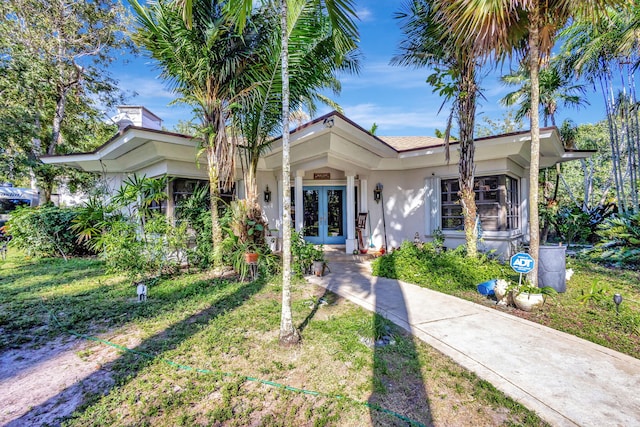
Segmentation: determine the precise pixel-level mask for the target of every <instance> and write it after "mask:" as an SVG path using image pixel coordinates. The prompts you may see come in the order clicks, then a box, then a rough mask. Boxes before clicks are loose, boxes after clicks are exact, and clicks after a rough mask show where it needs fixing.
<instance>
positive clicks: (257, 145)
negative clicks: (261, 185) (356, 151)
mask: <svg viewBox="0 0 640 427" xmlns="http://www.w3.org/2000/svg"><path fill="white" fill-rule="evenodd" d="M321 12H322V11H321V10H319V9H318V8H317V7H315V6H314V5H313V4H311V3H306V4H305V5H304V9H303V10H302V11H301V13H300V16H299V18H298V19H297V20H296V21H295V23H294V25H293V27H292V30H291V34H290V36H289V39H290V41H289V49H290V51H293V52H296V54H295V55H291V56H290V58H289V74H290V75H291V79H290V86H289V93H290V97H289V99H290V105H291V108H290V109H291V111H292V113H291V115H290V116H291V118H290V120H293V121H295V122H296V123H298V125H299V124H301V123H299V120H298V118H297V117H298V116H300V117H301V118H302V119H303V122H305V121H306V120H304V117H303V116H306V117H307V120H308V116H307V115H306V113H305V112H304V111H303V110H302V108H303V107H304V108H306V109H307V110H308V111H309V112H311V113H312V114H313V113H314V112H315V111H316V104H317V103H318V102H321V103H324V104H326V105H329V106H330V107H332V108H333V109H335V110H338V111H340V110H341V108H340V106H339V105H337V104H336V103H335V102H333V101H332V100H331V99H329V98H327V97H326V96H325V95H323V93H322V92H324V91H333V93H334V94H338V93H339V92H340V89H341V86H340V81H339V80H338V75H337V73H338V72H348V73H356V72H358V69H359V55H358V52H357V51H352V52H348V53H347V54H346V55H344V59H343V60H342V61H341V62H340V63H337V62H335V61H334V58H335V56H336V52H335V44H334V43H333V38H332V34H331V27H330V25H329V24H330V23H329V21H328V18H327V17H326V15H324V14H323V13H321ZM278 17H279V15H278ZM276 24H277V28H280V25H279V21H278V22H276ZM279 36H280V34H279V31H276V32H275V33H274V35H273V37H270V38H269V42H268V43H267V44H265V46H264V47H263V49H262V50H261V54H260V62H257V63H256V64H254V66H252V67H251V69H250V70H248V72H246V73H245V76H246V77H247V78H248V79H249V80H250V81H251V82H254V83H255V84H254V85H253V89H252V90H251V92H250V94H249V96H247V97H246V98H245V99H244V100H243V102H241V103H240V104H239V108H237V109H235V110H234V114H233V115H234V120H235V122H236V123H237V126H236V127H237V128H238V129H239V130H240V131H241V138H240V140H239V145H238V148H239V153H240V158H241V160H242V163H243V172H244V177H245V179H244V182H245V193H246V198H247V199H248V200H249V203H250V204H255V203H257V194H258V191H257V182H256V174H257V166H258V161H259V159H260V157H261V156H262V155H263V154H264V153H265V152H266V151H267V150H269V149H270V147H271V144H272V142H273V140H274V136H275V135H274V134H275V133H276V132H278V131H282V128H281V126H280V124H281V117H282V112H281V102H280V100H281V96H282V74H281V72H280V66H281V62H280V49H281V46H282V43H281V41H280V37H279Z"/></svg>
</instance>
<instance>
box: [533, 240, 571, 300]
mask: <svg viewBox="0 0 640 427" xmlns="http://www.w3.org/2000/svg"><path fill="white" fill-rule="evenodd" d="M566 251H567V247H566V246H540V255H539V259H538V286H540V287H541V288H543V287H545V286H550V287H552V288H553V289H555V290H556V291H557V292H565V291H566V290H567V280H566V274H567V271H566V270H567V264H566V258H565V256H566Z"/></svg>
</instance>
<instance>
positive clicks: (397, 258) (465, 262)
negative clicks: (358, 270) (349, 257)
mask: <svg viewBox="0 0 640 427" xmlns="http://www.w3.org/2000/svg"><path fill="white" fill-rule="evenodd" d="M372 267H373V274H374V275H376V276H381V277H388V278H392V279H399V280H402V281H405V282H408V283H414V284H417V285H425V286H428V287H429V288H431V289H435V290H439V291H444V292H451V291H461V290H475V287H476V285H477V284H479V283H482V282H485V281H487V280H491V279H498V278H505V277H508V276H510V275H511V274H512V273H510V272H509V270H508V269H507V268H506V267H505V266H504V265H502V264H500V263H499V262H498V261H496V260H492V259H489V258H487V257H486V256H480V257H478V258H468V257H467V256H466V253H465V250H464V248H463V247H459V248H457V249H455V250H452V251H444V252H441V251H438V250H436V248H435V247H434V245H433V244H432V243H420V244H414V243H413V242H409V241H405V242H403V243H402V245H401V247H400V249H397V250H395V251H393V252H391V253H389V254H387V255H384V256H382V257H380V258H377V259H375V260H374V261H373V264H372Z"/></svg>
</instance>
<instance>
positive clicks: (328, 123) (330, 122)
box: [322, 118, 334, 128]
mask: <svg viewBox="0 0 640 427" xmlns="http://www.w3.org/2000/svg"><path fill="white" fill-rule="evenodd" d="M322 123H323V124H324V127H327V128H332V127H333V125H334V123H333V119H329V118H327V119H324V121H323V122H322Z"/></svg>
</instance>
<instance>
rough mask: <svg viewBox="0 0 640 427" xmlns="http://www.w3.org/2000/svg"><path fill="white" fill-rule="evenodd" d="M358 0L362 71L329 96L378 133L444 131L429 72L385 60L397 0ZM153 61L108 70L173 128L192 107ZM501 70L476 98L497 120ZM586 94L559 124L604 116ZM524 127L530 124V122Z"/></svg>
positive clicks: (390, 50) (390, 52)
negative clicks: (179, 99) (177, 96)
mask: <svg viewBox="0 0 640 427" xmlns="http://www.w3.org/2000/svg"><path fill="white" fill-rule="evenodd" d="M356 4H357V13H358V16H359V18H360V21H359V22H358V28H359V31H360V38H361V43H360V48H361V51H362V54H363V59H362V63H361V72H360V74H359V75H343V76H341V78H340V80H341V82H342V93H341V95H340V96H338V97H333V99H334V100H336V101H337V102H338V103H339V104H340V105H341V106H342V108H343V109H344V112H345V115H346V116H347V117H349V118H350V119H351V120H353V121H354V122H356V123H358V124H359V125H361V126H362V127H364V128H366V129H369V128H370V127H371V125H372V124H373V123H374V122H375V123H376V124H377V125H378V130H377V134H378V135H434V132H435V129H436V128H437V129H441V130H443V129H444V127H445V123H446V119H447V115H448V108H447V107H445V108H444V109H443V110H442V111H441V112H440V113H439V114H438V110H439V108H440V106H441V104H442V99H441V98H440V97H439V96H438V95H436V94H434V93H432V90H431V87H430V86H429V85H428V84H427V83H426V82H425V80H426V78H427V76H428V75H429V74H431V71H430V70H428V69H413V68H403V67H395V66H391V65H389V61H390V59H391V58H392V57H393V56H394V55H395V54H396V53H397V52H398V49H397V46H398V43H399V41H400V40H401V38H402V36H401V33H400V28H399V26H398V22H397V20H396V19H394V13H395V12H396V11H398V10H399V8H400V4H401V1H398V0H357V1H356ZM152 64H153V62H152V60H150V59H148V58H146V57H144V56H143V55H141V56H140V57H139V58H132V59H131V60H130V61H129V62H128V63H127V64H118V65H116V66H114V67H113V70H112V71H113V73H114V76H115V77H116V78H117V79H118V80H119V82H120V87H121V88H122V89H124V90H126V91H127V92H129V93H131V92H133V91H135V92H136V93H137V96H135V97H131V98H130V99H129V102H128V103H129V104H132V105H144V106H145V107H147V108H148V109H150V110H151V111H152V112H154V113H155V114H156V115H158V116H160V117H161V118H162V119H163V120H164V125H165V127H167V128H172V127H173V126H175V124H176V123H177V122H178V120H180V119H182V120H188V119H190V118H191V117H192V114H191V110H190V108H188V107H184V106H170V105H169V103H170V102H171V101H172V100H173V99H174V95H173V94H172V93H171V92H170V91H169V90H168V87H167V84H166V83H165V82H163V81H161V80H160V79H159V78H158V75H159V70H158V69H157V68H155V67H154V66H153V65H152ZM500 71H503V73H506V72H507V71H508V66H505V67H503V69H502V70H499V71H498V72H494V73H492V74H490V75H488V76H486V77H485V78H484V79H483V80H482V81H481V83H480V86H481V87H482V89H483V95H484V97H485V98H486V99H484V100H480V101H479V105H478V109H477V111H478V114H482V115H485V116H487V117H490V118H492V119H494V120H500V119H501V118H502V117H503V114H504V112H505V111H506V109H505V108H504V107H501V106H500V105H499V103H498V100H499V99H500V98H501V97H502V96H504V95H505V94H506V93H508V92H509V91H511V90H513V89H512V88H505V87H504V86H502V84H501V83H500V82H499V80H498V76H499V75H500V74H501V73H500ZM587 97H588V99H589V102H590V103H591V105H587V106H586V107H583V108H581V109H580V110H575V109H562V110H560V111H559V112H558V116H557V119H556V120H557V122H558V124H559V123H561V122H562V120H563V119H565V118H570V119H572V120H573V121H574V122H576V123H578V124H581V123H594V122H596V121H599V120H601V119H603V118H604V110H603V108H602V106H601V105H602V102H601V101H600V99H601V97H602V95H600V94H599V93H595V92H593V91H592V89H591V87H588V88H587ZM329 111H330V108H327V107H323V106H320V107H319V109H318V115H322V114H324V113H326V112H329ZM479 117H481V116H479ZM525 127H526V128H528V124H525Z"/></svg>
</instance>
